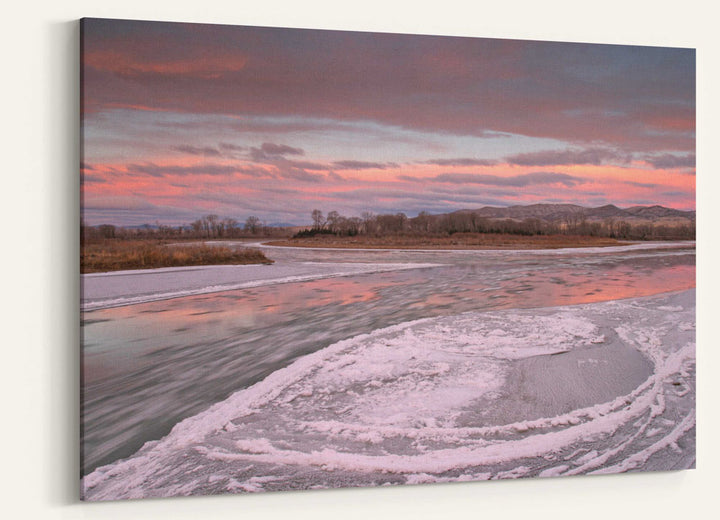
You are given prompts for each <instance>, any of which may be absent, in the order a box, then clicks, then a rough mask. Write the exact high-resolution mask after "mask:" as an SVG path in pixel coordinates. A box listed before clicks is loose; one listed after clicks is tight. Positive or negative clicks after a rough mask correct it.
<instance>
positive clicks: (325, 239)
mask: <svg viewBox="0 0 720 520" xmlns="http://www.w3.org/2000/svg"><path fill="white" fill-rule="evenodd" d="M269 244H270V245H277V246H295V247H330V248H347V249H354V248H358V249H361V248H362V249H559V248H565V247H603V246H618V245H623V244H627V242H622V241H620V240H616V239H614V238H604V237H591V236H573V235H532V236H523V235H509V234H507V235H505V234H495V233H492V234H482V233H456V234H454V235H451V236H417V237H414V236H386V237H373V236H365V235H363V236H355V237H337V236H334V235H316V236H314V237H308V238H293V239H290V240H278V241H274V242H269Z"/></svg>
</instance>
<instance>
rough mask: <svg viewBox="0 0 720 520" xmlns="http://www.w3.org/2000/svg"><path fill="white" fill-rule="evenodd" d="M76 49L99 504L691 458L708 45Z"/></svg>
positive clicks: (350, 38)
mask: <svg viewBox="0 0 720 520" xmlns="http://www.w3.org/2000/svg"><path fill="white" fill-rule="evenodd" d="M80 60H81V74H82V78H81V93H80V94H81V109H82V114H81V132H82V135H81V142H82V154H81V161H82V162H81V165H80V168H81V172H80V175H81V204H82V208H81V251H80V267H81V271H82V273H81V287H82V288H81V302H80V308H81V338H82V345H81V347H80V348H81V363H82V374H81V421H82V424H81V439H80V443H81V455H82V460H81V465H80V470H81V475H80V479H81V486H80V489H81V494H82V498H83V499H84V500H90V501H100V500H118V499H134V498H144V497H172V496H186V495H211V494H224V493H236V494H243V493H256V492H263V491H288V490H311V489H323V488H338V487H358V486H386V485H409V484H429V483H435V482H459V481H484V480H496V479H518V478H530V477H564V476H570V475H597V474H607V473H625V472H638V471H659V470H678V469H690V468H693V467H694V466H695V435H696V420H695V400H696V393H695V367H696V364H695V173H696V172H695V51H694V50H693V49H684V48H663V47H649V46H627V45H606V44H588V43H572V42H547V41H522V40H502V39H485V38H465V37H448V36H433V35H407V34H378V33H363V32H343V31H327V30H309V29H290V28H269V27H246V26H226V25H202V24H192V23H166V22H147V21H129V20H107V19H84V20H82V21H81V56H80ZM477 485H482V484H477Z"/></svg>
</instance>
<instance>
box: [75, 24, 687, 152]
mask: <svg viewBox="0 0 720 520" xmlns="http://www.w3.org/2000/svg"><path fill="white" fill-rule="evenodd" d="M83 31H84V37H85V43H86V45H85V46H84V48H85V49H92V51H91V52H86V53H85V54H84V57H83V58H84V69H83V71H84V85H83V86H84V92H85V94H86V100H87V103H86V107H85V108H86V112H85V113H86V115H89V114H92V113H96V112H98V111H101V110H103V109H105V108H107V107H110V106H145V107H147V108H151V109H153V110H172V111H177V112H184V113H204V114H208V113H214V114H227V115H234V116H237V115H249V116H252V115H264V116H278V117H286V118H292V117H297V118H320V119H322V118H324V119H331V120H335V121H373V122H377V123H381V124H383V125H388V126H397V127H402V128H410V129H414V130H420V131H432V132H444V133H453V134H455V135H471V136H477V137H487V136H488V135H491V133H494V134H495V135H497V134H498V133H501V134H513V135H525V136H534V137H548V138H554V139H562V140H565V141H571V142H575V143H608V144H609V145H610V146H616V147H622V148H626V147H627V149H631V150H637V151H643V152H652V151H663V150H671V149H673V150H688V151H689V150H691V149H692V148H693V147H694V130H695V125H694V116H695V51H694V50H692V49H673V48H662V47H640V46H625V45H598V44H577V43H561V42H538V41H518V40H497V39H489V38H452V37H437V36H420V35H400V34H378V33H360V32H343V31H308V30H296V29H280V28H258V27H240V26H237V27H233V26H208V25H201V24H171V23H158V22H152V23H150V22H139V21H113V22H108V21H98V20H90V21H87V20H86V21H85V22H84V25H83ZM658 114H661V115H662V117H659V116H658ZM671 146H672V148H671ZM548 164H549V163H548Z"/></svg>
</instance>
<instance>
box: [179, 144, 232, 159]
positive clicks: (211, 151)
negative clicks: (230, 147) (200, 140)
mask: <svg viewBox="0 0 720 520" xmlns="http://www.w3.org/2000/svg"><path fill="white" fill-rule="evenodd" d="M172 149H173V150H175V151H177V152H182V153H187V154H190V155H203V156H205V157H220V156H221V155H222V154H221V153H220V150H218V149H217V148H213V147H212V146H191V145H187V144H185V145H180V146H173V148H172Z"/></svg>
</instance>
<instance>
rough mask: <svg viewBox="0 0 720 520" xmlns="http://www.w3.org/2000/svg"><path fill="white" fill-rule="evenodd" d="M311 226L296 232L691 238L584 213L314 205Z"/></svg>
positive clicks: (677, 229)
mask: <svg viewBox="0 0 720 520" xmlns="http://www.w3.org/2000/svg"><path fill="white" fill-rule="evenodd" d="M310 217H311V219H312V222H313V224H312V227H311V228H309V229H306V230H304V231H300V232H299V233H296V234H295V237H297V238H300V237H307V236H314V235H318V234H332V235H336V236H355V235H372V236H388V235H409V236H441V235H453V234H455V233H505V234H512V235H526V236H530V235H582V236H595V237H607V238H616V239H624V240H689V239H694V238H695V225H694V223H693V224H691V225H677V226H669V225H664V224H641V223H631V222H627V221H624V220H618V219H615V218H607V219H605V220H603V221H590V220H588V219H587V218H586V217H585V215H584V214H583V212H578V213H574V214H571V215H567V216H565V217H563V218H562V219H559V220H555V221H549V220H543V219H539V218H526V219H523V220H515V219H493V218H488V217H484V216H481V215H480V214H478V213H476V212H473V211H462V212H456V213H446V214H442V215H430V214H429V213H427V212H425V211H422V212H420V213H419V214H418V216H417V217H408V216H407V215H406V214H405V213H393V214H379V215H376V214H373V213H372V212H363V213H362V215H361V217H345V216H343V215H340V214H339V213H338V212H337V211H330V212H329V213H328V214H327V216H324V215H323V213H322V211H321V210H319V209H315V210H313V211H312V213H311V215H310Z"/></svg>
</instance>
